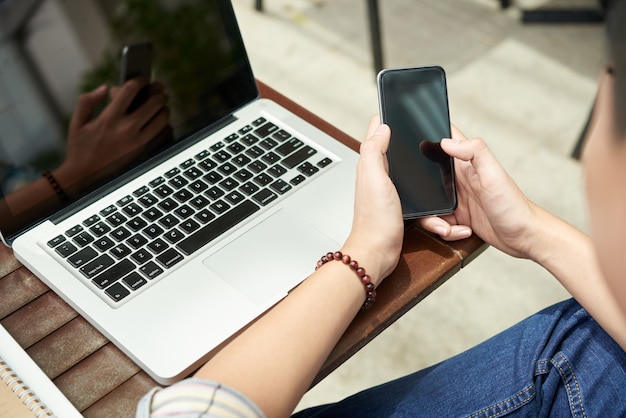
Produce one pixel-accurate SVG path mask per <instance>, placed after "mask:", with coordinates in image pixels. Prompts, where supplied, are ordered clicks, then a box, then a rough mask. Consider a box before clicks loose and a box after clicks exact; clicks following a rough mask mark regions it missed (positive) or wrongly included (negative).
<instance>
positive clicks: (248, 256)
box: [204, 209, 338, 304]
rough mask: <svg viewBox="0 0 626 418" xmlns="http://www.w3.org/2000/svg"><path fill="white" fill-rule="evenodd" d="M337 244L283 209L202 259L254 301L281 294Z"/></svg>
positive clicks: (298, 281)
mask: <svg viewBox="0 0 626 418" xmlns="http://www.w3.org/2000/svg"><path fill="white" fill-rule="evenodd" d="M336 248H338V244H337V243H336V242H334V241H333V240H332V239H330V238H329V237H327V236H326V235H325V234H323V233H322V232H320V231H318V230H317V229H315V228H314V227H313V226H311V225H310V224H307V223H306V222H304V221H302V220H301V219H299V218H298V217H297V216H296V215H294V214H292V213H290V212H289V211H287V210H285V209H283V210H281V211H279V212H276V213H275V214H274V215H272V216H270V217H269V218H267V219H265V220H264V221H263V222H261V223H260V224H259V225H257V226H255V227H254V228H252V229H251V230H250V231H247V232H246V233H245V234H243V235H242V236H240V237H239V238H237V239H236V240H234V241H233V242H231V243H230V244H228V245H226V246H225V247H224V248H222V249H220V250H219V251H217V252H216V253H214V254H212V255H211V256H209V257H208V258H207V259H205V260H204V265H205V266H207V267H208V268H209V269H211V270H213V271H214V272H215V273H217V274H218V275H219V276H220V277H221V278H222V279H223V280H225V281H226V282H228V283H230V284H231V285H232V286H233V287H234V288H235V289H237V290H238V291H239V292H241V293H242V294H243V295H244V296H246V297H248V298H249V299H250V300H252V301H253V302H254V303H257V304H263V303H264V302H266V301H267V300H268V299H269V298H276V296H277V294H278V293H279V292H280V295H279V297H282V296H284V295H285V294H286V292H287V291H289V290H290V289H291V288H292V287H294V286H295V285H297V284H298V283H300V281H302V280H303V279H304V278H306V276H308V275H309V274H311V273H312V272H313V270H314V269H315V263H316V262H317V260H318V259H319V257H321V256H322V254H325V253H327V252H328V251H334V249H336Z"/></svg>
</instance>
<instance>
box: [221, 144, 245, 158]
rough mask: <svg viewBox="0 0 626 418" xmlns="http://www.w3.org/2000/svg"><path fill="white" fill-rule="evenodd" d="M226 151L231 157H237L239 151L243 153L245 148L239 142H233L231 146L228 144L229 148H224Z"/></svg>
mask: <svg viewBox="0 0 626 418" xmlns="http://www.w3.org/2000/svg"><path fill="white" fill-rule="evenodd" d="M226 149H227V150H228V151H229V152H231V153H232V154H233V155H237V154H239V153H240V152H241V151H243V150H244V149H246V147H245V146H243V145H241V144H240V143H239V142H233V143H232V144H230V145H229V146H227V147H226Z"/></svg>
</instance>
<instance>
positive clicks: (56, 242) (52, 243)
mask: <svg viewBox="0 0 626 418" xmlns="http://www.w3.org/2000/svg"><path fill="white" fill-rule="evenodd" d="M63 241H65V237H64V236H63V235H59V236H57V237H54V238H52V239H51V240H50V241H48V247H50V248H54V247H56V246H57V245H59V244H60V243H62V242H63Z"/></svg>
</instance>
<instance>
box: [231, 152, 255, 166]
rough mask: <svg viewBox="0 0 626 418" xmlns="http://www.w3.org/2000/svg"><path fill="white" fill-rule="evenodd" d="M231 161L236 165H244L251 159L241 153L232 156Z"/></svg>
mask: <svg viewBox="0 0 626 418" xmlns="http://www.w3.org/2000/svg"><path fill="white" fill-rule="evenodd" d="M232 161H233V163H235V164H236V165H237V166H239V167H243V166H244V165H246V164H248V163H249V162H250V161H252V160H251V159H250V158H249V157H246V156H245V155H243V154H241V155H238V156H236V157H235V158H233V160H232Z"/></svg>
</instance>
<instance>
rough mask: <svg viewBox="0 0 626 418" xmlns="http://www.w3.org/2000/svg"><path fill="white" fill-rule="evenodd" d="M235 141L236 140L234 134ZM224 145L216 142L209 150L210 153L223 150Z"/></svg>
mask: <svg viewBox="0 0 626 418" xmlns="http://www.w3.org/2000/svg"><path fill="white" fill-rule="evenodd" d="M235 139H236V134H235ZM225 145H226V144H224V143H223V142H221V141H220V142H216V143H215V144H213V145H211V147H210V148H209V149H210V150H211V151H217V150H220V149H222V148H224V146H225Z"/></svg>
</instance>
